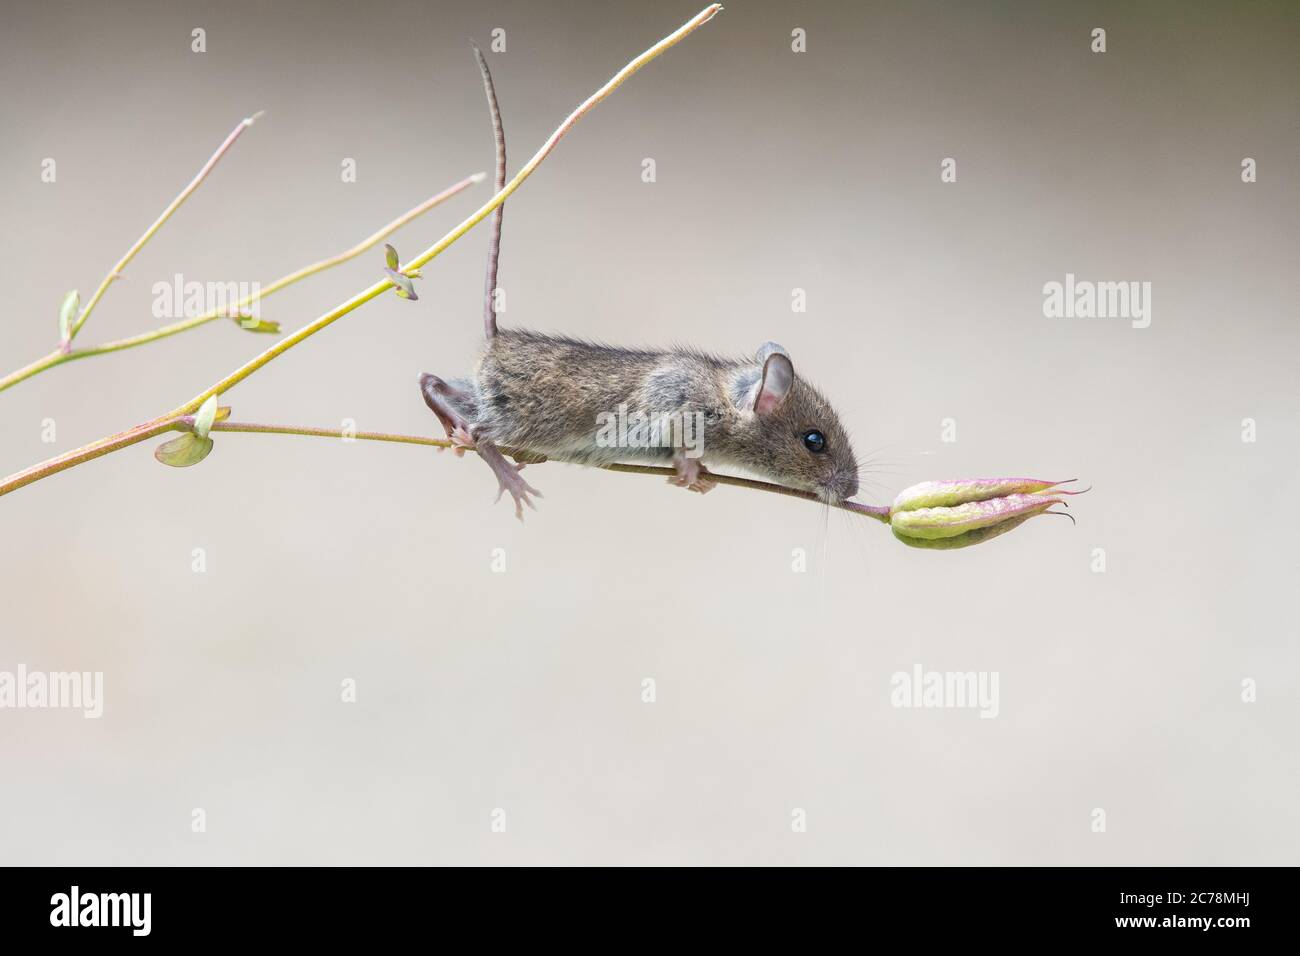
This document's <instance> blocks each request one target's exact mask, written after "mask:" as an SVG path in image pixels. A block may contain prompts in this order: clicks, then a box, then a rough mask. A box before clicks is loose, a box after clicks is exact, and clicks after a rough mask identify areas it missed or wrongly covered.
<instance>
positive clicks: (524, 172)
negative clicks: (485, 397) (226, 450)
mask: <svg viewBox="0 0 1300 956" xmlns="http://www.w3.org/2000/svg"><path fill="white" fill-rule="evenodd" d="M721 9H722V5H721V4H717V3H714V4H711V5H709V6H707V7H705V8H704V9H703V10H701V11H700V12H699V13H697V14H696V15H695V16H694V17H692V18H691V19H690V20H688V21H687V22H686V23H684V24H682V26H680V27H678V29H677V30H675V31H674V32H673V33H671V34H669V35H668V36H666V37H664V38H663V39H662V40H660V41H659V42H658V43H656V44H655V45H654V46H652V47H650V49H648V50H646V51H645V52H644V53H642V54H641V55H640V56H638V57H637V58H636V59H634V60H632V62H630V63H628V64H627V66H625V67H623V69H621V70H619V71H618V72H617V73H615V74H614V76H613V77H612V78H611V79H610V80H609V82H608V83H606V84H605V85H604V86H602V87H601V88H600V89H598V90H597V91H596V92H595V93H593V94H591V96H589V97H587V99H586V100H585V101H584V102H583V103H582V104H581V105H580V106H579V107H578V108H577V109H575V110H574V111H573V112H572V113H570V114H569V117H568V118H567V119H566V120H565V121H564V122H563V123H561V124H560V125H559V127H558V128H557V129H556V130H555V132H553V133H552V134H551V135H550V138H549V139H547V140H546V142H545V143H543V144H542V147H541V149H539V150H538V151H537V152H536V153H535V154H534V155H533V158H532V159H530V160H529V161H528V162H527V163H525V164H524V166H523V168H522V169H520V170H519V172H517V173H515V176H514V178H513V179H511V180H510V182H508V183H506V186H505V188H504V189H502V190H501V191H500V192H498V193H497V194H496V195H495V196H493V197H492V198H491V199H489V200H488V201H487V202H486V203H484V204H483V206H481V207H480V208H479V210H478V211H477V212H475V213H474V214H473V215H471V216H470V217H469V218H467V219H466V220H465V221H464V222H462V223H461V224H460V225H459V226H457V227H456V228H455V229H453V230H452V231H451V232H449V233H447V234H446V235H445V236H443V237H442V238H441V239H439V240H438V241H437V242H435V243H434V244H433V245H432V246H430V247H429V248H428V249H426V250H424V252H422V253H420V254H419V255H418V256H416V257H415V258H414V259H412V260H411V261H410V262H408V263H406V265H405V266H403V267H402V268H401V269H400V270H399V271H402V272H409V271H410V270H412V269H418V268H420V267H422V266H424V265H426V264H427V263H428V262H429V261H430V260H432V259H433V258H434V257H435V256H438V255H441V254H442V253H443V252H444V251H446V249H447V248H448V247H449V246H451V244H452V243H454V242H455V241H456V240H458V239H460V238H461V236H463V235H465V233H467V232H469V231H470V230H471V229H473V228H474V227H475V226H477V225H478V224H479V223H480V222H482V221H483V220H484V219H486V218H487V217H488V216H489V215H491V214H492V211H493V210H494V209H496V208H497V207H498V206H500V205H501V204H502V203H503V202H505V201H506V199H507V198H509V196H510V194H511V193H513V192H514V191H515V190H516V189H518V188H519V187H520V186H521V185H522V184H523V182H524V180H526V179H527V178H528V177H529V176H531V175H532V174H533V172H534V171H535V170H536V169H537V167H538V166H540V165H541V163H542V161H543V160H544V159H546V157H547V156H548V155H550V153H551V150H553V149H555V146H556V144H558V143H559V141H560V140H561V139H563V138H564V136H565V134H566V133H568V132H569V130H571V129H572V128H573V127H574V126H575V125H576V124H577V122H578V120H580V119H582V117H583V116H585V115H586V114H587V113H588V112H590V111H591V109H592V108H593V107H595V106H596V105H597V104H599V103H600V102H601V101H602V100H604V99H605V98H606V97H608V96H609V95H610V94H611V93H613V92H614V91H615V90H616V89H618V88H619V87H620V86H622V85H623V83H624V82H625V81H626V80H627V78H628V77H630V76H631V75H632V74H633V73H635V72H637V71H638V70H639V69H641V68H642V67H643V66H645V65H646V64H647V63H649V62H650V61H651V60H654V59H655V58H656V57H658V56H660V55H661V54H662V53H664V52H665V51H666V50H668V49H670V48H672V47H674V46H676V45H677V44H678V43H680V42H681V41H682V40H684V39H685V38H686V37H687V36H689V35H690V34H691V33H693V32H694V31H695V30H697V29H698V28H699V27H701V26H703V25H704V24H706V23H708V22H709V21H710V20H712V19H713V17H714V16H715V15H716V14H717V13H718V11H720V10H721ZM391 288H393V283H392V282H391V281H389V280H388V279H383V280H380V281H379V282H376V283H375V284H374V285H372V286H370V287H369V288H368V289H365V290H363V291H361V292H358V293H357V294H356V295H354V296H353V297H352V298H351V299H349V300H348V301H347V302H344V303H343V304H342V305H340V306H337V307H336V308H334V309H331V310H330V311H329V312H326V313H325V314H324V315H322V316H320V317H319V318H318V319H316V320H315V321H313V322H310V323H309V324H307V325H305V326H303V327H302V328H301V329H299V330H298V331H297V332H295V333H294V334H293V335H291V336H289V337H288V338H286V339H283V340H282V341H280V342H277V343H276V344H275V345H273V346H271V347H270V348H268V349H267V350H266V351H265V352H263V353H262V354H261V355H259V356H257V357H256V358H255V359H253V360H252V361H250V362H247V363H245V364H244V365H243V366H242V367H240V368H238V369H236V370H235V371H234V372H231V373H230V374H229V375H227V376H226V377H225V378H223V379H221V380H220V381H219V382H216V383H214V384H212V385H210V386H208V388H206V389H204V390H203V391H202V392H199V394H197V395H195V396H194V397H193V398H191V399H190V400H189V401H188V402H186V403H185V404H183V405H179V406H177V407H176V408H175V409H173V410H172V411H171V412H169V413H168V416H166V417H170V416H175V415H186V414H189V413H191V412H194V411H197V410H198V407H199V406H200V405H202V404H203V403H204V402H205V401H207V400H208V399H209V398H211V397H212V396H213V395H224V394H225V393H226V392H228V391H229V390H230V389H232V388H233V387H234V386H236V385H238V384H239V383H240V382H242V381H243V380H244V379H246V378H248V377H249V376H250V375H252V374H253V373H254V372H256V371H257V370H258V369H260V368H262V367H263V366H265V365H266V364H267V363H268V362H271V361H272V360H274V359H275V358H277V357H278V356H280V355H283V354H284V353H285V352H287V351H288V350H289V349H291V348H293V347H294V346H295V345H297V344H298V343H299V342H302V341H304V340H305V339H308V338H310V337H311V336H313V335H315V334H316V333H317V332H319V331H321V330H322V329H324V328H326V327H327V326H329V325H332V324H334V323H335V322H337V321H338V320H339V319H341V318H342V317H343V316H345V315H347V314H348V313H349V312H352V311H354V310H355V309H357V308H359V307H360V306H362V305H365V303H367V302H369V301H370V300H371V299H373V298H375V297H376V296H378V295H382V294H383V293H384V292H387V291H388V290H389V289H391Z"/></svg>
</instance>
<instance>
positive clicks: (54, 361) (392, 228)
mask: <svg viewBox="0 0 1300 956" xmlns="http://www.w3.org/2000/svg"><path fill="white" fill-rule="evenodd" d="M483 179H484V175H483V174H482V173H475V174H474V175H473V176H467V177H465V178H464V179H462V180H461V181H460V182H458V183H456V184H454V185H452V186H448V187H447V188H446V189H444V190H443V191H442V192H440V193H438V194H437V195H436V196H431V197H429V198H428V199H426V200H425V201H424V202H422V203H420V205H418V206H415V207H413V208H411V209H408V210H407V211H406V212H404V213H402V215H400V216H398V217H397V218H396V219H394V220H393V221H392V222H390V223H389V224H388V225H386V226H384V227H383V228H382V229H380V230H379V231H378V232H376V233H374V234H373V235H372V236H370V237H369V238H368V239H365V240H363V241H362V242H360V243H358V244H357V245H355V246H353V247H352V248H351V249H348V250H347V251H345V252H340V253H339V254H338V255H335V256H331V257H329V258H328V259H322V260H320V261H319V262H315V263H312V264H311V265H309V266H303V267H302V268H301V269H299V270H297V271H296V272H291V273H289V274H288V275H284V276H281V277H280V278H278V279H276V280H275V281H274V282H272V283H270V284H269V285H267V286H265V287H264V288H262V289H260V290H259V292H258V295H256V296H246V297H244V298H243V299H240V300H239V301H238V302H235V303H233V304H231V305H229V306H227V309H226V311H227V312H231V311H235V312H238V311H239V310H240V309H243V308H245V307H247V306H249V305H251V304H252V302H253V300H254V299H255V298H256V299H259V300H260V299H265V298H266V297H267V296H268V295H271V294H272V293H275V292H279V291H280V290H281V289H283V288H285V287H287V286H291V285H293V284H294V283H295V282H299V281H301V280H303V279H306V278H308V277H309V276H314V275H316V274H317V273H319V272H324V271H325V270H326V269H332V268H333V267H334V266H338V265H342V264H343V263H345V262H347V261H349V260H351V259H355V258H356V257H357V256H359V255H361V253H363V252H365V251H366V250H367V249H371V248H373V247H374V246H376V245H378V244H379V243H380V242H382V241H383V240H384V239H386V238H388V236H390V235H392V234H393V233H394V232H396V231H397V230H398V229H400V228H402V227H403V226H405V225H406V224H407V223H409V222H411V221H413V220H415V219H417V218H419V217H420V216H422V215H424V214H425V213H426V212H428V211H429V210H430V209H432V208H433V207H434V206H437V205H439V204H441V203H443V202H445V201H446V200H448V199H450V198H451V197H452V196H455V195H457V194H459V193H461V192H463V191H464V190H466V189H468V188H469V187H470V186H472V185H474V184H475V183H479V182H482V181H483ZM227 317H228V315H226V314H223V313H222V312H221V311H220V310H218V309H213V310H211V311H209V312H205V313H203V314H202V315H198V316H194V317H192V318H188V319H182V320H181V321H179V322H173V323H172V324H170V325H164V326H162V327H161V328H157V329H153V330H152V331H149V332H142V333H141V334H139V335H133V336H131V337H130V338H125V339H117V340H116V341H113V342H105V343H104V344H103V345H96V346H90V347H87V348H82V349H73V350H71V351H70V352H64V351H63V350H62V349H55V350H54V351H53V352H51V353H50V354H49V355H46V356H44V357H42V358H40V359H37V360H36V361H35V362H32V363H31V364H30V365H27V366H25V367H23V368H20V369H18V370H16V371H14V372H11V373H9V374H8V375H6V376H4V377H3V378H0V392H3V391H4V390H5V389H7V388H10V387H11V386H13V385H17V384H18V383H19V382H21V381H24V380H25V379H29V378H31V377H32V376H33V375H38V374H40V373H41V372H44V371H46V370H47V369H51V368H54V367H55V366H56V365H63V364H65V363H67V362H73V361H76V360H77V359H83V358H90V357H91V356H94V355H107V354H108V353H110V352H120V351H121V350H123V349H129V348H134V347H136V346H138V345H145V344H147V343H149V342H156V341H158V340H159V339H163V338H166V337H168V336H170V335H176V334H177V333H178V332H185V331H187V330H189V329H194V328H198V327H199V326H200V325H204V324H206V323H208V322H211V321H213V320H214V319H218V318H227Z"/></svg>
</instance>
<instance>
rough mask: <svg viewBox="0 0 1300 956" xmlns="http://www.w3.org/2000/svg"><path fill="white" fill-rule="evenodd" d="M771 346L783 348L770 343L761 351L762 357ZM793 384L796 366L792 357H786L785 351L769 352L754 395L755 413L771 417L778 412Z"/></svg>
mask: <svg viewBox="0 0 1300 956" xmlns="http://www.w3.org/2000/svg"><path fill="white" fill-rule="evenodd" d="M769 345H772V346H773V347H774V348H776V349H780V348H781V346H779V345H774V344H773V343H771V342H769V343H768V345H765V346H763V348H762V349H760V350H759V354H760V355H762V354H763V351H764V350H766V349H767V348H768V346H769ZM793 384H794V365H793V364H792V363H791V361H790V356H788V355H786V354H785V351H784V350H781V351H773V352H769V353H768V354H767V356H766V360H765V361H764V362H763V377H762V379H760V380H759V383H758V389H757V391H756V392H755V393H754V411H755V412H757V413H758V414H760V415H770V414H771V413H772V412H774V411H776V410H777V409H778V408H780V407H781V403H782V402H784V401H785V399H786V396H787V395H789V394H790V386H792V385H793Z"/></svg>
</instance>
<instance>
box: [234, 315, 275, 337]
mask: <svg viewBox="0 0 1300 956" xmlns="http://www.w3.org/2000/svg"><path fill="white" fill-rule="evenodd" d="M231 318H232V319H234V320H235V322H236V323H237V324H238V325H239V327H240V328H241V329H243V330H244V331H245V332H268V333H271V334H276V333H278V332H279V331H280V323H279V322H272V321H271V320H269V319H259V318H257V317H256V316H252V315H232V316H231Z"/></svg>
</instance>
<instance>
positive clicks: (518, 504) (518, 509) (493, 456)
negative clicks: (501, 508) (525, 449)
mask: <svg viewBox="0 0 1300 956" xmlns="http://www.w3.org/2000/svg"><path fill="white" fill-rule="evenodd" d="M476 450H477V451H478V453H479V457H480V458H482V459H483V460H484V461H486V462H487V463H488V467H490V468H491V469H492V473H493V474H495V475H496V476H497V486H498V488H497V497H496V500H497V501H500V500H501V496H502V495H504V494H505V493H506V492H509V493H510V497H511V498H513V499H514V502H515V517H516V518H518V519H519V520H520V521H523V520H524V505H528V507H530V508H532V509H533V510H534V511H536V510H537V506H536V505H535V504H533V499H532V497H530V496H532V495H536V496H537V497H538V498H541V497H542V493H541V492H540V491H538V490H537V489H536V488H534V487H533V486H532V485H530V484H529V483H528V482H526V481H524V478H523V476H522V475H521V474H519V473H520V472H521V471H523V470H524V465H522V464H520V465H516V464H514V463H513V462H511V461H509V460H508V459H507V458H506V456H505V455H503V454H501V450H500V449H499V448H497V446H496V445H495V444H493V443H492V442H490V441H488V440H486V439H482V438H480V439H479V440H478V443H477V446H476Z"/></svg>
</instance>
